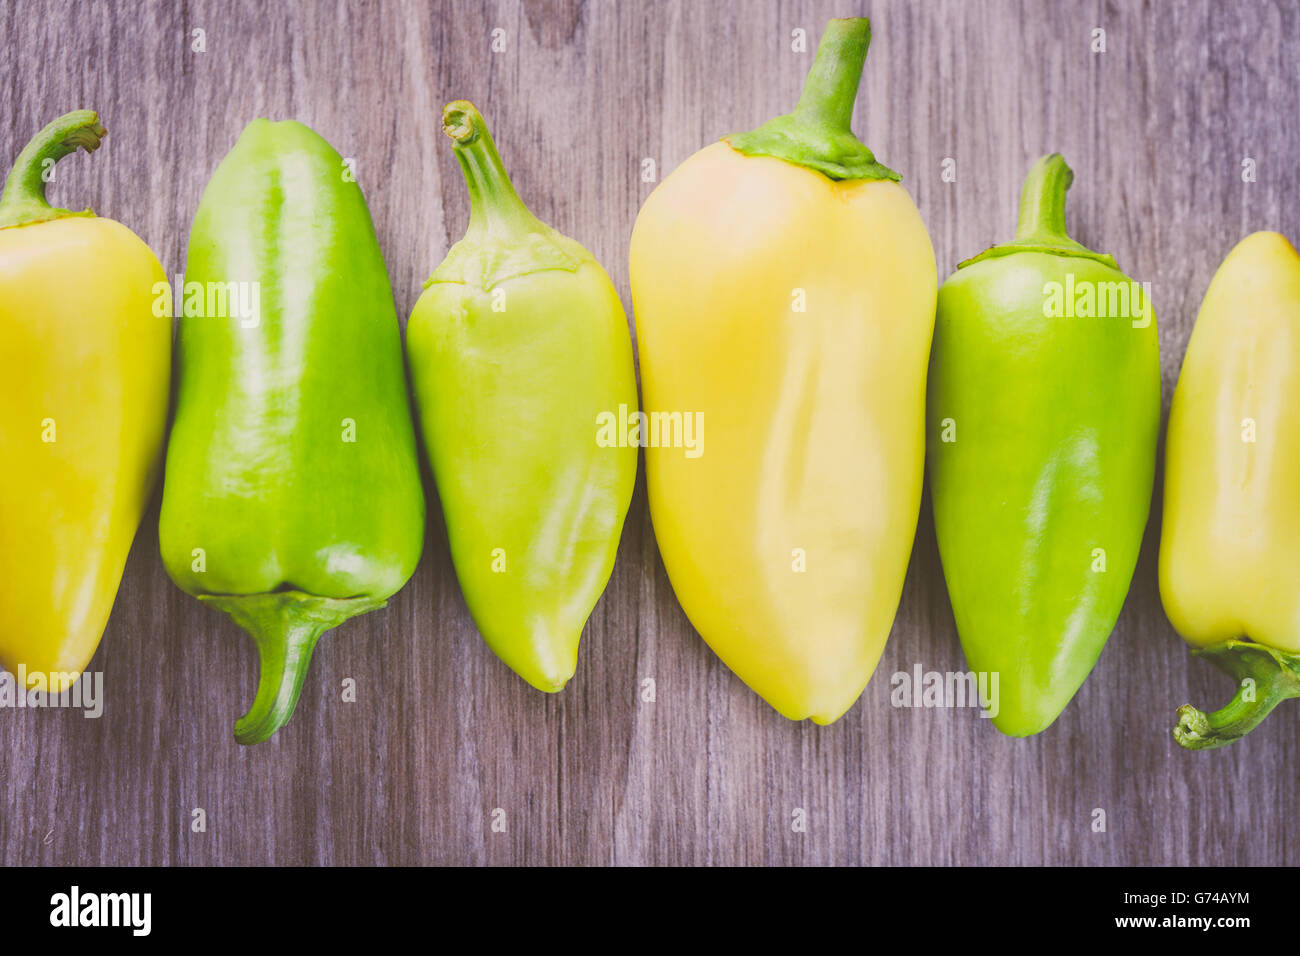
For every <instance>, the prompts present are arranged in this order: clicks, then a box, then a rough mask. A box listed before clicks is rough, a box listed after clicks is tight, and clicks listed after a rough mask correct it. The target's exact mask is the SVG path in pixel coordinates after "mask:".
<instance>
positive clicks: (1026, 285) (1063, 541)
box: [926, 155, 1160, 737]
mask: <svg viewBox="0 0 1300 956" xmlns="http://www.w3.org/2000/svg"><path fill="white" fill-rule="evenodd" d="M1072 178H1073V176H1072V173H1071V172H1070V168H1069V167H1068V166H1067V165H1066V164H1065V160H1064V159H1062V158H1061V157H1060V156H1059V155H1051V156H1046V157H1044V158H1043V159H1040V160H1039V161H1038V163H1037V164H1036V165H1035V166H1034V168H1033V169H1032V170H1031V171H1030V173H1029V177H1028V179H1027V180H1026V181H1025V187H1024V192H1023V193H1022V195H1021V200H1020V223H1019V228H1018V230H1017V233H1016V238H1015V240H1014V241H1012V242H1010V243H1007V244H1005V245H1000V246H995V247H993V248H992V249H990V250H988V251H987V252H985V253H983V254H982V255H979V256H976V257H975V258H974V259H970V260H968V261H966V262H963V263H962V264H961V265H960V266H959V267H958V271H957V273H955V274H954V275H953V276H952V277H951V278H949V279H948V281H947V282H945V283H944V284H943V286H942V288H941V289H940V290H939V305H938V316H937V320H936V321H937V324H936V326H935V336H934V349H933V353H932V355H931V365H930V383H929V399H928V407H927V412H926V415H927V418H928V423H927V427H928V435H927V444H928V448H929V455H930V480H931V492H932V497H933V500H934V519H935V531H936V533H937V535H938V539H939V552H940V556H941V558H942V560H943V570H944V575H945V577H946V578H947V582H948V593H949V595H950V597H951V598H952V607H953V613H954V615H955V617H956V619H957V630H958V633H959V634H960V636H961V642H962V647H963V648H964V649H965V652H966V659H967V661H968V663H969V665H970V667H971V669H972V670H974V671H976V672H978V673H987V674H990V675H993V674H996V675H997V685H996V686H997V688H998V696H997V700H996V701H991V702H990V706H989V708H988V709H989V711H990V714H991V715H992V720H993V724H994V726H996V727H997V728H998V729H999V730H1001V731H1002V732H1003V733H1006V734H1009V735H1011V736H1015V737H1023V736H1028V735H1029V734H1036V733H1038V732H1039V731H1041V730H1044V729H1045V728H1046V727H1047V726H1049V725H1050V724H1051V723H1052V721H1054V720H1055V719H1056V718H1057V716H1058V715H1059V714H1060V713H1061V711H1062V710H1064V709H1065V705H1066V704H1068V703H1069V701H1070V698H1071V697H1073V696H1074V693H1075V691H1077V690H1078V689H1079V687H1080V685H1081V684H1082V683H1083V681H1084V679H1085V678H1086V677H1087V676H1088V673H1089V672H1090V671H1091V670H1092V667H1093V665H1094V664H1095V663H1096V661H1097V657H1098V656H1099V655H1100V654H1101V649H1102V647H1103V646H1104V645H1105V643H1106V639H1107V638H1108V637H1109V636H1110V632H1111V630H1112V629H1113V628H1114V626H1115V620H1116V618H1117V617H1118V616H1119V612H1120V608H1121V607H1122V605H1123V603H1124V597H1125V595H1126V594H1127V593H1128V587H1129V582H1130V580H1131V578H1132V576H1133V569H1134V566H1135V565H1136V563H1137V558H1138V549H1139V547H1140V545H1141V542H1142V533H1143V529H1144V528H1145V526H1146V521H1147V511H1148V508H1149V506H1150V502H1151V486H1152V479H1153V476H1154V473H1155V457H1156V439H1157V430H1158V427H1159V423H1160V358H1159V353H1158V343H1157V338H1156V326H1155V316H1154V313H1153V312H1152V310H1151V308H1150V304H1149V303H1148V301H1147V298H1146V295H1145V293H1144V292H1143V289H1142V287H1141V286H1140V285H1139V284H1137V283H1135V282H1132V281H1131V280H1130V279H1129V278H1128V277H1127V276H1125V275H1124V274H1123V273H1122V272H1120V271H1119V268H1118V267H1117V266H1116V264H1115V260H1114V259H1112V258H1111V257H1110V256H1108V255H1101V254H1098V253H1095V252H1092V251H1090V250H1088V249H1086V248H1085V247H1083V246H1082V245H1080V244H1079V243H1077V242H1075V241H1074V240H1072V239H1070V238H1069V236H1067V235H1066V232H1065V193H1066V190H1067V189H1068V188H1069V186H1070V182H1071V180H1072ZM988 686H989V687H992V686H994V685H993V681H992V680H991V679H990V681H989V682H988ZM995 710H996V714H993V711H995Z"/></svg>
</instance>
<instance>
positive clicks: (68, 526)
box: [0, 110, 172, 694]
mask: <svg viewBox="0 0 1300 956" xmlns="http://www.w3.org/2000/svg"><path fill="white" fill-rule="evenodd" d="M105 132H106V130H105V129H104V127H103V126H101V125H100V124H99V118H98V116H97V115H96V114H95V113H93V112H91V111H90V110H79V111H77V112H74V113H69V114H67V115H66V116H62V117H60V118H59V119H57V120H55V121H54V122H52V123H50V124H49V125H48V126H46V127H45V128H44V129H43V130H41V131H40V133H38V134H37V135H36V136H35V137H34V138H33V139H32V141H31V143H29V144H28V146H27V147H26V149H24V150H23V152H22V153H21V154H20V155H19V157H18V159H17V161H16V162H15V163H14V168H13V171H12V172H11V173H10V175H9V178H8V180H7V181H6V183H5V188H4V193H3V195H0V461H3V462H4V463H5V467H4V469H3V470H0V581H3V582H4V588H3V590H2V591H0V666H3V667H4V668H5V669H6V670H9V671H11V672H12V673H14V675H15V676H18V677H20V678H21V680H20V681H19V683H20V685H23V686H24V687H26V688H29V689H31V690H33V691H40V690H45V691H47V692H49V693H52V694H58V693H62V692H63V691H65V690H67V689H68V688H69V687H71V685H72V684H73V683H75V681H76V680H77V678H78V677H79V676H80V673H81V671H83V670H84V669H85V668H86V665H87V664H89V662H90V659H91V657H92V656H94V653H95V649H96V648H97V647H98V646H99V640H100V637H101V636H102V635H103V633H104V627H105V625H106V624H107V622H108V615H109V611H110V610H111V609H112V607H113V600H114V598H115V597H116V595H117V587H118V583H119V582H120V581H121V578H122V568H123V566H124V565H125V563H126V556H127V553H128V552H129V551H130V550H131V540H132V538H134V537H135V532H136V528H137V527H138V526H139V524H140V519H141V517H142V516H143V514H144V509H145V506H146V505H147V503H148V501H149V497H150V495H151V494H152V491H153V487H154V483H155V480H156V479H157V475H158V466H159V458H160V455H161V452H162V444H163V438H164V428H165V426H166V422H167V402H168V385H169V380H170V375H171V335H172V323H171V315H170V312H169V311H168V310H167V309H166V308H165V307H162V308H160V307H159V305H158V303H159V301H160V300H159V299H158V293H159V288H158V287H159V286H160V284H163V283H165V276H164V274H163V270H162V266H161V265H159V263H158V260H157V258H155V257H154V254H153V253H152V252H150V250H149V247H148V246H147V245H145V244H144V242H142V241H141V240H140V238H139V237H138V236H136V235H135V234H134V233H133V232H131V230H130V229H128V228H127V227H126V226H124V225H122V224H121V223H118V222H114V221H113V220H111V219H101V218H99V217H97V216H95V214H94V213H92V212H90V211H89V210H86V211H84V212H72V211H70V210H67V209H55V208H53V207H51V206H50V204H49V202H47V201H46V199H45V186H46V182H47V181H48V179H49V178H52V177H50V176H49V171H50V170H52V168H53V164H54V163H56V162H57V161H58V160H60V159H62V158H63V157H64V156H67V155H68V154H69V153H73V152H75V151H76V150H77V149H78V148H81V149H85V150H86V151H87V152H90V151H92V150H95V149H97V148H98V147H99V142H100V139H101V138H102V137H103V136H104V134H105ZM164 301H165V300H164Z"/></svg>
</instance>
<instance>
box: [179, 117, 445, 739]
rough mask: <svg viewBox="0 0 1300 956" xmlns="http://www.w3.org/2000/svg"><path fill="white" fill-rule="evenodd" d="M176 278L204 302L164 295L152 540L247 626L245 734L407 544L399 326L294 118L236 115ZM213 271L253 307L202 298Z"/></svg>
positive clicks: (276, 713) (372, 249)
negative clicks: (171, 366)
mask: <svg viewBox="0 0 1300 956" xmlns="http://www.w3.org/2000/svg"><path fill="white" fill-rule="evenodd" d="M185 279H186V283H185V284H186V293H187V295H188V294H189V293H190V291H191V290H192V289H195V288H197V289H198V290H200V291H201V292H203V293H204V299H203V302H204V305H203V306H201V307H199V309H198V310H197V311H198V314H192V312H193V311H194V310H192V309H191V307H190V304H189V302H188V301H186V302H184V303H183V302H182V300H181V299H180V298H179V297H178V299H177V301H176V310H177V312H178V313H180V314H181V316H182V317H181V319H180V333H179V339H178V349H179V361H178V375H179V384H178V391H177V399H176V420H175V423H174V425H173V427H172V433H171V441H170V444H169V446H168V449H167V469H166V476H165V479H164V482H163V501H162V515H161V519H160V524H159V536H160V541H161V545H162V557H163V563H164V564H165V565H166V568H167V572H168V574H170V575H171V577H172V580H174V581H175V582H176V583H177V585H179V586H180V587H181V588H182V589H183V590H185V591H187V592H188V593H190V594H193V595H195V596H196V597H198V598H199V600H201V601H203V602H204V603H206V604H208V605H210V606H212V607H216V608H218V609H220V610H222V611H225V612H226V613H227V614H229V615H230V616H231V617H232V618H233V619H234V620H235V622H236V623H237V624H239V625H240V626H241V627H242V628H244V629H245V630H246V631H247V632H248V633H249V634H250V635H251V636H252V638H253V640H254V641H255V642H256V643H257V646H258V651H259V655H260V658H261V674H260V677H259V683H258V689H257V697H256V699H255V700H254V702H253V706H252V708H251V709H250V710H249V712H248V713H247V714H246V715H245V716H244V717H242V718H241V719H240V720H239V721H238V723H237V724H236V725H235V736H236V738H237V739H238V740H239V741H240V743H245V744H251V743H258V742H260V741H263V740H266V739H267V738H268V737H270V736H271V735H272V734H273V733H275V731H276V730H278V729H279V728H280V727H281V726H282V725H283V724H284V723H285V722H286V721H288V719H289V718H290V716H292V714H293V709H294V705H295V704H296V702H297V698H298V693H299V691H300V689H301V687H302V682H303V678H304V676H305V674H306V671H307V666H308V663H309V662H310V659H311V652H312V650H313V648H314V647H315V645H316V641H317V639H318V638H319V637H320V635H321V634H322V633H323V632H324V631H327V630H329V629H331V628H333V627H337V626H338V625H339V624H341V623H342V622H343V621H345V620H347V619H348V618H350V617H353V616H354V615H357V614H361V613H364V612H366V611H370V610H373V609H375V608H378V607H382V606H383V605H384V603H385V601H386V600H387V599H388V597H389V596H390V595H392V594H394V593H395V592H396V591H398V590H399V589H400V588H401V587H402V585H403V584H404V583H405V582H406V580H407V579H408V578H409V577H410V576H411V573H412V572H413V571H414V570H415V566H416V563H417V562H418V561H419V557H420V550H421V548H422V545H423V536H424V531H423V528H424V493H423V490H422V488H421V485H420V475H419V459H418V457H417V455H416V451H415V434H414V428H413V426H412V423H411V416H410V406H409V400H408V395H407V390H406V379H405V372H404V369H403V364H402V352H401V336H400V331H399V329H398V324H397V316H396V313H395V310H394V306H393V296H392V289H391V287H390V286H389V283H388V274H387V271H386V270H385V267H384V260H383V256H382V255H381V253H380V251H379V244H378V242H377V240H376V238H375V231H374V226H373V225H372V223H371V221H370V213H369V211H368V210H367V208H366V203H365V199H364V197H363V196H362V193H361V188H360V186H359V185H358V184H357V183H356V182H355V181H353V180H352V177H351V176H350V175H348V169H347V167H345V166H344V163H343V160H342V158H341V157H340V156H339V154H338V153H337V152H336V151H335V150H334V149H333V148H332V147H331V146H330V145H329V144H328V143H327V142H325V140H324V139H322V138H321V137H320V136H318V135H317V134H316V133H314V132H313V131H312V130H310V129H308V128H307V127H306V126H303V125H302V124H300V123H295V122H280V123H273V122H269V121H267V120H264V119H258V120H254V121H253V122H252V123H250V124H249V125H248V127H247V128H246V129H245V130H244V133H243V135H242V136H240V138H239V141H238V142H237V143H236V144H235V147H234V149H233V150H231V152H230V154H229V155H228V156H226V158H225V159H224V160H223V161H222V162H221V164H220V165H219V166H218V167H217V170H216V172H215V173H214V174H213V176H212V179H211V181H210V182H209V183H208V187H207V189H206V190H205V192H204V194H203V199H202V201H201V202H200V204H199V209H198V212H197V213H196V215H195V218H194V226H193V229H192V231H191V233H190V244H189V258H188V262H187V267H186V276H185ZM232 282H233V283H255V284H256V288H257V289H258V290H259V291H258V297H257V304H258V309H257V311H256V315H254V316H251V317H250V316H249V315H248V314H247V313H245V312H244V311H243V310H239V309H234V308H232V307H230V306H227V307H226V308H225V309H220V308H219V307H218V308H216V309H214V310H213V311H212V313H211V314H204V313H205V312H206V311H207V309H208V305H207V303H208V298H207V293H208V292H209V291H210V290H211V289H213V288H215V287H218V286H225V284H226V283H232ZM196 283H197V284H198V285H197V286H196V285H195V284H196ZM245 288H250V289H251V288H253V286H245ZM214 304H216V305H217V306H219V303H218V302H215V300H214Z"/></svg>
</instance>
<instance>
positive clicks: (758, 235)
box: [631, 19, 937, 724]
mask: <svg viewBox="0 0 1300 956" xmlns="http://www.w3.org/2000/svg"><path fill="white" fill-rule="evenodd" d="M870 36H871V31H870V26H869V24H868V22H867V21H866V20H865V19H849V20H833V21H831V23H830V25H829V26H828V27H827V29H826V34H825V36H824V37H823V39H822V43H821V46H820V48H819V49H818V53H817V57H816V60H815V62H814V64H813V66H812V70H811V72H810V74H809V77H808V81H807V84H806V86H805V89H804V93H803V96H802V98H801V99H800V101H799V104H798V106H797V107H796V108H795V110H794V112H793V113H790V114H789V115H786V116H781V117H777V118H776V119H774V120H772V121H770V122H768V123H766V124H764V125H763V126H761V127H759V128H758V129H756V130H754V131H752V132H749V133H744V134H739V135H734V136H730V137H727V138H726V139H725V140H724V141H722V142H719V143H715V144H713V145H712V146H709V147H707V148H705V149H703V150H701V151H700V152H698V153H696V154H695V155H694V156H692V157H691V158H690V159H688V160H686V162H684V163H683V164H682V165H681V166H680V167H679V168H678V169H676V170H675V171H674V172H673V173H672V174H671V175H670V176H668V178H666V179H665V180H664V182H663V183H662V184H661V185H660V186H659V187H658V188H657V189H656V190H655V191H654V193H652V194H651V196H650V197H649V199H648V200H647V201H646V203H645V206H644V208H643V209H642V210H641V213H640V215H639V216H638V218H637V222H636V227H635V229H634V231H633V234H632V249H631V274H632V300H633V305H634V307H635V311H636V327H637V338H638V346H639V349H640V355H641V381H642V387H643V396H644V404H645V408H646V410H647V412H648V413H649V415H650V416H655V415H661V416H668V420H669V421H671V422H673V423H675V422H676V421H677V417H676V416H679V415H680V416H681V420H682V421H683V422H686V421H691V422H698V423H699V425H700V426H702V430H701V428H699V427H697V428H696V434H695V436H694V437H695V438H696V439H697V441H698V442H699V443H698V447H696V448H694V449H688V448H684V447H674V444H675V441H668V442H665V441H664V436H663V435H662V434H661V435H660V437H659V441H658V443H655V442H653V441H652V442H650V443H649V444H648V446H647V448H646V475H647V481H648V489H649V496H650V512H651V518H652V520H653V523H654V530H655V535H656V537H657V539H658V542H659V550H660V553H661V554H662V555H663V559H664V565H665V567H666V568H667V570H668V575H669V578H670V579H671V580H672V585H673V589H674V590H675V591H676V594H677V598H678V600H679V601H680V602H681V604H682V607H683V609H685V611H686V614H687V616H688V617H689V618H690V620H691V623H692V624H694V625H695V627H696V629H697V630H698V631H699V632H700V635H701V636H702V637H703V638H704V639H705V641H707V642H708V643H709V645H710V646H711V647H712V648H713V650H714V651H715V652H717V654H718V656H719V657H721V658H722V660H723V661H724V662H725V663H726V664H727V665H728V666H729V667H730V668H731V669H732V670H733V671H735V672H736V674H737V675H738V676H739V677H740V678H741V679H742V680H744V681H745V683H747V684H748V685H749V686H750V687H751V688H753V690H755V691H756V692H757V693H758V694H759V695H760V696H762V697H763V698H764V699H765V700H766V701H767V702H768V703H769V704H771V705H772V706H773V707H774V708H776V710H778V711H779V712H780V713H782V714H784V715H785V716H786V717H789V718H791V719H795V720H801V719H804V718H809V717H811V718H812V719H813V721H815V722H816V723H820V724H828V723H831V722H832V721H834V720H836V719H838V718H839V717H840V716H841V715H842V714H843V713H844V712H845V711H846V710H848V708H849V707H851V706H852V705H853V702H854V701H855V700H856V699H857V698H858V696H859V695H860V694H861V693H862V690H863V688H864V687H865V686H866V684H867V681H868V680H869V679H870V677H871V673H872V671H873V670H874V669H875V667H876V663H877V662H878V660H879V658H880V655H881V652H882V650H883V649H884V645H885V641H886V639H887V638H888V636H889V631H890V627H891V625H892V622H893V618H894V613H895V611H896V609H897V606H898V600H899V595H900V592H901V590H902V586H903V577H904V574H905V572H906V570H907V563H908V557H909V555H910V553H911V548H912V539H913V537H914V534H915V529H916V519H917V510H918V507H919V504H920V500H921V482H922V472H923V464H924V457H925V436H924V408H925V381H926V366H927V361H928V357H929V350H930V337H931V334H932V332H933V328H934V311H935V295H936V287H937V275H936V269H935V261H934V251H933V248H932V246H931V244H930V238H929V235H928V234H927V233H926V230H925V225H924V224H923V223H922V221H921V217H920V215H919V213H918V212H917V209H916V206H915V204H914V203H913V202H912V199H911V197H910V196H909V195H908V193H907V191H906V190H905V189H904V188H903V187H902V186H900V185H899V184H898V182H897V180H898V178H899V177H898V174H897V173H895V172H893V171H892V170H890V169H887V168H886V167H884V166H882V165H881V164H879V163H877V162H876V160H875V157H874V156H873V155H872V153H871V151H870V150H869V149H867V147H866V146H864V145H863V144H862V143H861V142H860V141H859V140H858V139H857V138H856V137H855V136H854V135H853V133H852V131H851V130H850V120H851V118H852V114H853V104H854V100H855V98H856V95H857V88H858V83H859V80H860V77H861V73H862V67H863V63H864V60H865V57H866V51H867V45H868V43H869V41H870ZM674 430H675V429H674ZM670 437H671V438H674V439H675V437H676V436H675V435H674V436H670ZM700 439H702V441H700Z"/></svg>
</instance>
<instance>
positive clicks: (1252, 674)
mask: <svg viewBox="0 0 1300 956" xmlns="http://www.w3.org/2000/svg"><path fill="white" fill-rule="evenodd" d="M1165 454H1166V457H1165V513H1164V528H1163V531H1162V536H1161V541H1160V593H1161V597H1162V599H1163V601H1164V606H1165V613H1166V614H1168V615H1169V620H1170V621H1171V622H1172V623H1173V625H1174V627H1175V628H1176V629H1177V631H1178V632H1179V633H1180V634H1181V635H1182V636H1183V637H1184V638H1185V639H1186V640H1187V641H1188V642H1189V643H1190V644H1192V645H1194V646H1195V647H1196V648H1198V650H1197V651H1196V654H1197V655H1198V656H1202V657H1205V658H1206V659H1207V660H1209V661H1210V662H1211V663H1213V664H1214V665H1215V666H1216V667H1218V668H1219V669H1221V670H1223V671H1225V672H1226V673H1228V674H1229V675H1231V676H1232V677H1234V678H1236V680H1237V681H1238V682H1239V686H1238V691H1237V695H1236V697H1235V698H1234V699H1233V700H1232V702H1231V703H1229V704H1228V705H1227V706H1226V707H1224V708H1222V709H1221V710H1218V711H1216V712H1214V713H1212V714H1205V713H1202V712H1201V711H1199V710H1197V709H1196V708H1195V707H1192V706H1190V705H1188V706H1184V707H1182V708H1180V709H1179V711H1178V717H1179V719H1178V726H1177V728H1176V729H1175V731H1174V736H1175V738H1176V739H1177V740H1178V742H1179V743H1180V744H1182V745H1183V746H1184V747H1187V748H1189V749H1193V750H1203V749H1209V748H1212V747H1221V746H1223V745H1224V744H1228V743H1231V742H1232V741H1234V740H1237V739H1239V738H1241V737H1243V736H1245V735H1246V734H1247V733H1248V732H1249V731H1250V730H1252V729H1253V728H1254V727H1255V726H1256V725H1257V724H1258V723H1259V722H1260V721H1261V720H1263V719H1264V717H1265V716H1267V714H1268V712H1269V711H1270V710H1272V709H1273V707H1275V706H1276V705H1277V704H1278V703H1279V702H1280V701H1282V700H1284V699H1286V698H1288V697H1296V696H1300V656H1297V654H1300V256H1298V255H1297V254H1296V250H1295V249H1294V248H1292V246H1291V244H1290V243H1289V242H1287V240H1286V239H1284V238H1283V237H1282V236H1279V235H1278V234H1277V233H1274V232H1257V233H1255V234H1253V235H1250V236H1247V237H1246V238H1245V239H1243V240H1242V241H1241V242H1240V243H1238V245H1237V247H1236V248H1235V249H1233V250H1232V252H1231V253H1229V255H1228V257H1227V259H1225V260H1224V262H1223V264H1222V265H1221V266H1220V267H1219V271H1218V272H1217V273H1215V276H1214V280H1213V281H1212V282H1211V283H1210V287H1209V289H1208V290H1207V291H1206V293H1205V300H1204V301H1203V302H1202V303H1201V311H1200V313H1199V314H1198V315H1197V318H1196V326H1195V328H1194V329H1193V331H1192V338H1191V341H1190V342H1189V343H1188V346H1187V356H1186V358H1184V359H1183V369H1182V372H1181V373H1180V374H1179V378H1178V388H1177V389H1176V390H1175V392H1174V399H1173V404H1172V406H1171V407H1170V411H1169V436H1168V442H1167V445H1166V453H1165Z"/></svg>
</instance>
